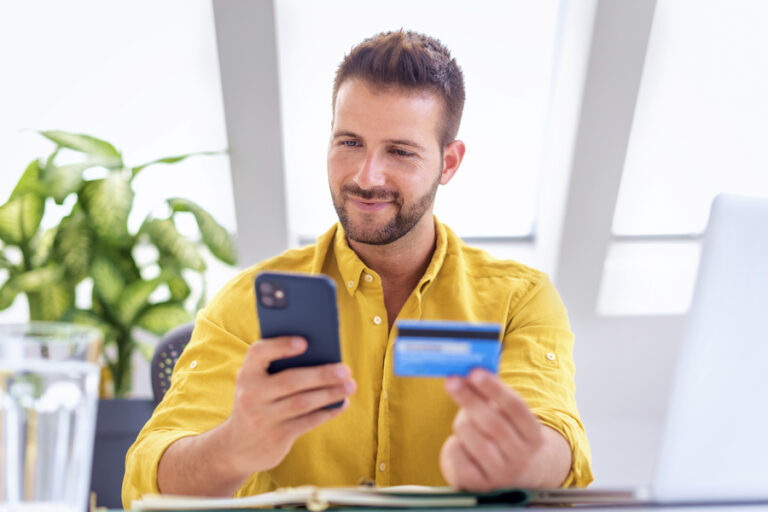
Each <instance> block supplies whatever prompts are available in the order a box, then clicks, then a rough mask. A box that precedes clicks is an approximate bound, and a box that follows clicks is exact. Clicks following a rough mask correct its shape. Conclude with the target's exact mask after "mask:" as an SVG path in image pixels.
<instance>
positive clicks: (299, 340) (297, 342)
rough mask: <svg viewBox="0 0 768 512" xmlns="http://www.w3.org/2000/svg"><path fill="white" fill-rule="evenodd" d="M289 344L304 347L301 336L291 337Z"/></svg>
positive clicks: (294, 346)
mask: <svg viewBox="0 0 768 512" xmlns="http://www.w3.org/2000/svg"><path fill="white" fill-rule="evenodd" d="M291 345H293V348H297V349H298V348H304V340H303V339H302V338H293V339H292V340H291Z"/></svg>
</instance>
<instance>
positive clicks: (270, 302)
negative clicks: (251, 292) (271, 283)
mask: <svg viewBox="0 0 768 512" xmlns="http://www.w3.org/2000/svg"><path fill="white" fill-rule="evenodd" d="M261 303H262V304H264V305H265V306H267V307H272V306H274V305H275V299H274V298H272V297H271V296H270V295H263V296H262V297H261Z"/></svg>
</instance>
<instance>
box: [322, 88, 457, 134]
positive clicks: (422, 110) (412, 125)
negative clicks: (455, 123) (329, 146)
mask: <svg viewBox="0 0 768 512" xmlns="http://www.w3.org/2000/svg"><path fill="white" fill-rule="evenodd" d="M441 120H442V100H441V98H440V97H439V96H438V95H437V94H436V93H434V92H432V91H429V90H424V89H406V88H403V87H397V86H385V87H380V86H376V85H372V84H370V83H368V82H364V81H362V80H357V79H353V80H346V81H345V82H344V83H343V84H341V87H339V92H338V94H337V96H336V104H335V105H334V111H333V127H334V130H348V131H353V132H355V133H358V132H360V134H361V135H365V133H364V132H371V131H373V132H381V131H387V132H391V131H396V132H398V133H392V134H389V135H391V136H403V135H404V134H409V136H410V137H415V136H417V135H420V136H421V138H422V139H423V138H426V137H435V136H436V134H437V132H438V125H439V124H440V122H441Z"/></svg>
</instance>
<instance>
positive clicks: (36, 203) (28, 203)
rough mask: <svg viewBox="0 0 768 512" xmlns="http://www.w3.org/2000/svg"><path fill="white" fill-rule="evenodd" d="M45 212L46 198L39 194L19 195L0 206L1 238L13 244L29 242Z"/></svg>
mask: <svg viewBox="0 0 768 512" xmlns="http://www.w3.org/2000/svg"><path fill="white" fill-rule="evenodd" d="M44 212H45V200H44V199H43V198H41V197H40V196H38V195H37V194H33V193H27V194H22V195H17V196H16V197H12V198H11V199H9V200H8V202H7V203H5V204H4V205H2V206H0V239H2V240H3V241H4V242H6V243H8V244H12V245H22V244H25V243H27V242H28V241H29V240H30V239H31V238H32V237H33V236H34V234H35V232H36V231H37V227H38V226H39V225H40V220H42V218H43V213H44Z"/></svg>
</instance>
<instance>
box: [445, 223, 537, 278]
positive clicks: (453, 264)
mask: <svg viewBox="0 0 768 512" xmlns="http://www.w3.org/2000/svg"><path fill="white" fill-rule="evenodd" d="M445 231H446V241H447V243H446V255H445V262H444V264H445V265H448V266H449V267H450V268H451V270H455V271H458V272H462V273H464V274H467V275H469V276H471V277H473V278H476V279H490V280H494V279H501V280H507V281H510V282H517V283H519V284H520V285H523V286H534V285H536V284H538V283H541V282H543V281H547V280H548V279H547V275H546V274H545V273H544V272H542V271H540V270H537V269H535V268H533V267H529V266H527V265H525V264H523V263H520V262H517V261H514V260H504V259H499V258H496V257H494V256H492V255H491V254H489V253H488V252H487V251H485V250H483V249H480V248H478V247H472V246H470V245H467V244H466V243H464V241H463V240H462V239H461V238H459V237H458V235H456V234H455V233H454V232H453V231H452V230H451V229H450V228H449V227H447V226H445Z"/></svg>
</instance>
